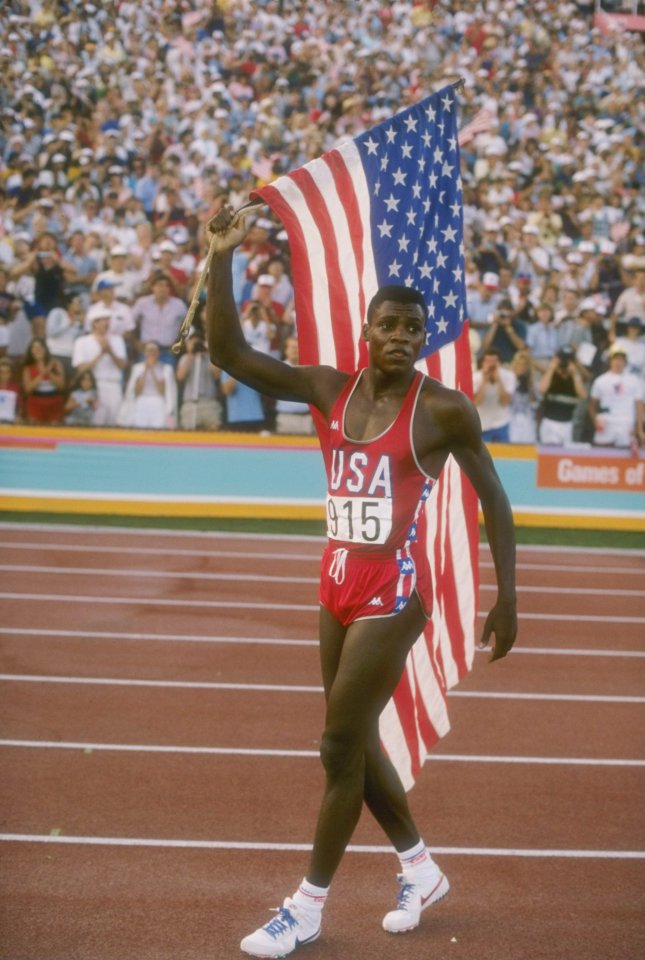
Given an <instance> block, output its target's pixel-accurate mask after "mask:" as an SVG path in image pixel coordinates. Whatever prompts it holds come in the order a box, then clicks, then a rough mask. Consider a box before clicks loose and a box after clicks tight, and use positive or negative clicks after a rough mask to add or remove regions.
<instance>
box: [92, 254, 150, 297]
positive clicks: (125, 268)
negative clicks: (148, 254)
mask: <svg viewBox="0 0 645 960" xmlns="http://www.w3.org/2000/svg"><path fill="white" fill-rule="evenodd" d="M102 280H109V281H110V283H111V284H112V286H113V287H114V294H115V296H116V297H117V299H118V300H123V301H125V303H133V302H134V300H136V298H137V295H138V293H139V288H140V286H141V277H140V275H139V273H138V272H137V271H136V270H133V269H132V267H131V266H130V258H129V254H128V251H127V249H126V248H125V247H124V246H122V245H121V244H115V245H114V246H113V247H111V248H110V268H109V270H102V271H101V272H100V273H98V274H97V276H96V279H95V280H94V284H93V290H94V291H96V290H97V289H98V285H99V284H100V283H101V281H102Z"/></svg>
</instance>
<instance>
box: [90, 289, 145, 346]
mask: <svg viewBox="0 0 645 960" xmlns="http://www.w3.org/2000/svg"><path fill="white" fill-rule="evenodd" d="M106 310H107V311H109V314H110V333H115V334H117V335H118V336H120V337H123V339H124V340H125V342H126V344H127V345H128V350H129V351H132V350H133V342H134V316H133V313H132V308H131V307H130V306H129V305H128V304H127V303H125V302H124V301H123V300H118V299H117V296H116V288H115V286H114V283H113V281H112V280H110V279H109V277H103V279H102V280H99V281H98V283H97V285H96V300H95V301H94V303H93V304H92V305H91V306H90V308H89V309H88V311H87V313H86V314H85V330H86V331H87V330H91V329H92V323H93V322H94V317H96V316H99V315H101V314H103V313H105V311H106Z"/></svg>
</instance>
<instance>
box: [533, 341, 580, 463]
mask: <svg viewBox="0 0 645 960" xmlns="http://www.w3.org/2000/svg"><path fill="white" fill-rule="evenodd" d="M538 391H539V393H540V394H541V396H542V416H541V418H540V427H539V440H540V443H542V444H544V445H554V446H567V445H568V444H570V443H572V442H573V440H574V435H573V426H574V415H575V412H576V409H577V407H578V406H579V404H580V403H581V401H582V402H585V401H586V399H587V390H586V388H585V385H584V382H583V379H582V375H581V373H580V370H579V369H578V365H577V363H576V356H575V352H574V350H573V348H572V347H561V348H560V350H559V351H558V353H557V354H556V356H554V357H553V358H552V360H551V362H550V363H549V365H548V367H547V369H546V370H545V372H544V373H543V375H542V377H541V378H540V380H539V382H538Z"/></svg>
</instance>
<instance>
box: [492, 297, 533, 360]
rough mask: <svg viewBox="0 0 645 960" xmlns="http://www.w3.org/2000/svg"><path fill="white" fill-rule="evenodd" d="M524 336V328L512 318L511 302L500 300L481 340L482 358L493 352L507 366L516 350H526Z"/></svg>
mask: <svg viewBox="0 0 645 960" xmlns="http://www.w3.org/2000/svg"><path fill="white" fill-rule="evenodd" d="M526 336H527V333H526V326H525V325H524V324H523V323H522V321H521V320H516V319H515V317H514V316H513V306H512V304H511V301H510V300H501V301H500V303H499V306H498V308H497V310H496V311H495V312H494V313H493V315H492V316H491V318H490V321H489V324H488V329H487V330H486V333H485V334H484V337H483V339H482V348H481V349H482V356H483V355H485V354H486V351H487V350H494V351H495V352H496V353H497V354H498V355H499V357H500V360H501V362H502V363H503V364H509V363H510V362H511V361H512V359H513V357H514V356H515V354H516V353H517V351H518V350H524V349H526Z"/></svg>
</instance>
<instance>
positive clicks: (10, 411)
mask: <svg viewBox="0 0 645 960" xmlns="http://www.w3.org/2000/svg"><path fill="white" fill-rule="evenodd" d="M19 401H20V387H19V386H18V384H17V383H16V381H15V379H14V375H13V364H12V363H11V360H9V358H8V357H0V423H15V422H16V421H17V419H18V414H19Z"/></svg>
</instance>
